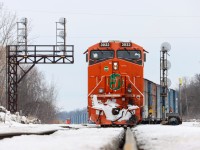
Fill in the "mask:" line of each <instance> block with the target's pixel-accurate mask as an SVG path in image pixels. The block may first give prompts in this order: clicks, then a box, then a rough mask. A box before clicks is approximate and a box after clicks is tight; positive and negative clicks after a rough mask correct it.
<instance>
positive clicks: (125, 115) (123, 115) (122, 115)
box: [92, 95, 139, 121]
mask: <svg viewBox="0 0 200 150" xmlns="http://www.w3.org/2000/svg"><path fill="white" fill-rule="evenodd" d="M92 104H93V106H92V108H94V109H97V110H103V112H104V113H105V115H106V119H107V120H110V121H115V120H118V121H122V120H129V119H130V117H131V116H132V114H135V110H136V109H138V108H139V107H138V106H135V105H128V109H124V108H123V109H121V110H120V111H119V113H118V115H113V114H112V110H113V109H114V108H118V106H119V104H117V103H116V101H115V99H112V100H110V99H107V101H106V102H105V103H102V102H101V101H100V100H98V99H97V95H93V97H92ZM130 111H131V112H132V113H131V112H130Z"/></svg>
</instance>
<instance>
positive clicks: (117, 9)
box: [1, 0, 200, 110]
mask: <svg viewBox="0 0 200 150" xmlns="http://www.w3.org/2000/svg"><path fill="white" fill-rule="evenodd" d="M1 2H4V5H5V7H6V8H7V9H8V10H10V11H14V12H16V13H17V16H18V18H21V17H27V18H28V20H29V21H31V26H32V31H31V35H30V37H29V38H30V39H34V40H33V41H31V44H55V41H56V36H55V32H56V26H55V22H56V21H58V19H59V18H60V17H66V18H67V44H73V45H75V64H73V65H38V68H39V69H40V70H41V71H43V72H44V74H45V76H46V79H47V80H48V81H52V80H53V81H54V82H55V83H56V85H57V88H58V90H59V96H58V102H57V103H58V106H59V107H61V108H63V110H72V109H75V108H83V107H85V106H86V105H87V64H86V62H85V56H84V55H83V52H84V51H85V50H86V49H87V48H88V47H89V46H91V45H93V44H95V43H97V42H99V41H100V40H102V41H108V40H121V41H130V40H131V41H132V42H134V43H136V44H139V45H141V46H143V47H144V49H146V50H147V51H149V52H150V53H149V54H148V56H147V62H146V64H145V78H147V79H149V80H152V81H154V82H156V83H159V80H160V78H159V76H160V68H159V61H160V60H159V58H160V45H161V43H162V42H169V43H170V44H171V47H172V49H171V51H170V52H169V54H170V57H169V61H170V62H171V64H172V68H171V69H170V71H169V78H170V79H171V81H172V86H171V87H173V88H175V87H177V85H178V78H179V77H183V76H187V77H192V76H193V75H194V74H196V73H200V9H199V6H200V1H199V0H151V1H150V0H140V1H138V0H123V1H119V0H101V1H95V0H29V1H28V0H3V1H2V0H1Z"/></svg>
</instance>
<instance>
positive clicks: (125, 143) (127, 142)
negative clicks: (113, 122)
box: [0, 126, 138, 150]
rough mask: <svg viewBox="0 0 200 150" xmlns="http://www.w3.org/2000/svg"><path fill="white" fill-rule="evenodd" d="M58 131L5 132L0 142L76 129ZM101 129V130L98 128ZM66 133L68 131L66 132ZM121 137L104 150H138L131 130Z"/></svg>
mask: <svg viewBox="0 0 200 150" xmlns="http://www.w3.org/2000/svg"><path fill="white" fill-rule="evenodd" d="M60 127H61V128H59V129H52V130H48V129H47V130H43V131H29V132H27V131H24V132H22V131H18V132H7V133H0V140H2V139H6V138H12V137H17V136H22V135H50V136H51V134H53V133H55V132H57V131H59V130H66V128H68V129H69V130H78V129H79V128H78V127H69V126H60ZM85 128H100V127H98V126H87V127H85ZM100 129H102V128H100ZM66 131H68V130H66ZM121 135H122V136H118V137H116V139H114V140H113V141H110V142H108V143H107V145H105V147H102V148H105V149H113V150H115V149H119V150H122V149H123V150H138V148H137V144H136V141H135V138H134V135H133V132H132V131H131V128H129V127H128V128H124V131H123V132H122V133H121ZM118 146H119V147H118Z"/></svg>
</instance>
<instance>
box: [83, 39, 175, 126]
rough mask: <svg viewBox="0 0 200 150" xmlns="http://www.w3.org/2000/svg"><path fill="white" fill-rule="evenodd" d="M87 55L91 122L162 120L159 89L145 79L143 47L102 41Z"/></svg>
mask: <svg viewBox="0 0 200 150" xmlns="http://www.w3.org/2000/svg"><path fill="white" fill-rule="evenodd" d="M84 54H86V61H87V62H88V64H89V65H88V117H89V120H90V121H91V122H93V123H96V124H100V125H102V126H110V125H112V126H113V125H114V126H119V125H127V126H132V125H135V124H137V123H141V122H145V121H148V120H155V121H158V120H161V117H162V116H161V112H160V111H161V109H162V107H160V106H161V105H160V102H159V101H160V98H159V86H158V85H156V84H153V83H152V82H150V81H148V80H144V62H145V61H146V51H145V50H144V49H143V48H142V47H141V46H139V45H137V44H135V43H132V42H121V41H109V42H100V43H97V44H95V45H93V46H91V47H89V48H88V49H87V51H86V52H85V53H84ZM169 98H170V97H169ZM157 99H158V100H157ZM157 103H159V104H157ZM170 104H171V103H170ZM174 106H175V105H174V103H173V107H174ZM167 108H168V107H167ZM156 109H158V110H156ZM150 111H151V112H150ZM150 115H151V117H150Z"/></svg>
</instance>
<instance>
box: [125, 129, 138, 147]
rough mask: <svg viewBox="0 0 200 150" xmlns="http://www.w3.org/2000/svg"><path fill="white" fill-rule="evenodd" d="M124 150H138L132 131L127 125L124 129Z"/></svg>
mask: <svg viewBox="0 0 200 150" xmlns="http://www.w3.org/2000/svg"><path fill="white" fill-rule="evenodd" d="M123 149H124V150H138V148H137V143H136V140H135V137H134V134H133V132H132V131H131V129H130V128H129V127H128V128H127V129H126V131H125V143H124V148H123Z"/></svg>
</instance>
